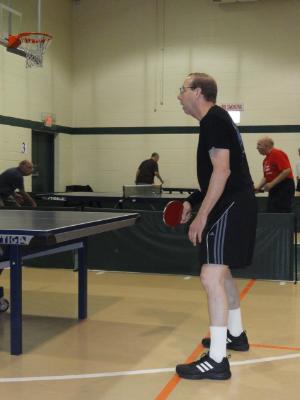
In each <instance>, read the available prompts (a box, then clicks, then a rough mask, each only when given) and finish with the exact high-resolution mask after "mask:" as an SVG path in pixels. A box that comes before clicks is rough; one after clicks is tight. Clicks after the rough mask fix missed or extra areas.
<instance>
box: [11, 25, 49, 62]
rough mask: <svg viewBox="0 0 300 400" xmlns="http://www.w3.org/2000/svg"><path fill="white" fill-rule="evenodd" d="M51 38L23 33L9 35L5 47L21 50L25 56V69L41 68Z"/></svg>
mask: <svg viewBox="0 0 300 400" xmlns="http://www.w3.org/2000/svg"><path fill="white" fill-rule="evenodd" d="M51 40H52V36H51V35H49V34H48V33H40V32H23V33H19V34H18V35H11V36H9V38H8V45H7V47H13V48H18V49H20V50H23V51H24V52H25V55H26V68H31V67H42V66H43V58H44V54H45V52H46V50H47V48H48V46H49V44H50V43H51Z"/></svg>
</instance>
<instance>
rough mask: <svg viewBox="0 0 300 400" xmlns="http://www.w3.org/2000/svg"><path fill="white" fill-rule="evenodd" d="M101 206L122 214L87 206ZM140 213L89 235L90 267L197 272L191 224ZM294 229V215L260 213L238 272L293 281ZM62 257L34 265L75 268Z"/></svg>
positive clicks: (68, 256) (69, 258)
mask: <svg viewBox="0 0 300 400" xmlns="http://www.w3.org/2000/svg"><path fill="white" fill-rule="evenodd" d="M97 210H99V211H110V212H118V213H119V212H120V210H116V209H102V208H101V209H95V208H90V209H87V211H94V212H95V211H97ZM122 211H125V212H126V210H122ZM127 211H132V210H127ZM135 211H136V212H139V214H140V215H141V218H140V221H139V222H138V223H137V224H136V225H134V226H132V227H129V228H124V229H120V230H117V231H112V232H105V233H102V234H100V235H97V236H94V237H90V238H89V239H88V257H87V262H88V266H89V268H91V269H104V270H116V271H135V272H147V273H163V274H168V273H169V274H184V275H198V274H199V264H198V254H197V248H195V247H194V246H193V245H192V244H191V243H190V242H189V240H188V237H187V232H188V225H180V226H178V227H176V228H168V227H166V226H165V225H164V223H163V222H162V212H160V211H145V210H135ZM294 231H295V215H294V214H264V213H260V214H258V226H257V235H256V246H255V253H254V258H253V263H252V265H251V266H249V267H248V268H246V269H235V270H233V275H234V276H236V277H241V278H253V279H274V280H294V279H295V247H294V244H293V240H294ZM59 256H60V259H58V258H57V257H58V255H56V256H55V257H56V259H54V258H53V257H54V256H51V257H52V259H51V257H50V256H49V257H44V258H43V259H39V260H38V259H37V260H34V264H33V261H30V263H31V265H35V266H44V267H47V266H48V267H49V266H52V267H65V268H66V267H72V265H73V257H72V254H63V255H59ZM54 261H55V262H54Z"/></svg>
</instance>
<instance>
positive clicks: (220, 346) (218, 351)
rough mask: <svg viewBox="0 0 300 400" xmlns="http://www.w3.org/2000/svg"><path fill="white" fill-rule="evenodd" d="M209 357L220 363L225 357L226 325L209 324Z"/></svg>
mask: <svg viewBox="0 0 300 400" xmlns="http://www.w3.org/2000/svg"><path fill="white" fill-rule="evenodd" d="M209 329H210V349H209V357H210V358H212V359H213V360H215V361H216V362H218V363H220V362H221V361H222V360H223V358H224V357H226V338H227V326H210V328H209Z"/></svg>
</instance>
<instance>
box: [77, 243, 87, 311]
mask: <svg viewBox="0 0 300 400" xmlns="http://www.w3.org/2000/svg"><path fill="white" fill-rule="evenodd" d="M82 243H83V246H82V247H80V248H79V249H78V319H85V318H86V317H87V265H86V240H84V241H83V242H82Z"/></svg>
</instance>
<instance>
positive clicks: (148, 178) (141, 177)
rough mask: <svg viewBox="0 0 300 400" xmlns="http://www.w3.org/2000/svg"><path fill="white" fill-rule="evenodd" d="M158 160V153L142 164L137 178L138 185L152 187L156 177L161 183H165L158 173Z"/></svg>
mask: <svg viewBox="0 0 300 400" xmlns="http://www.w3.org/2000/svg"><path fill="white" fill-rule="evenodd" d="M158 160H159V155H158V153H152V154H151V158H149V159H148V160H145V161H143V162H142V163H141V164H140V166H139V168H138V170H137V173H136V178H135V183H136V185H143V184H146V185H147V184H149V185H152V184H153V183H154V177H155V176H156V177H157V178H158V179H159V180H160V181H161V183H162V184H163V183H164V181H163V180H162V178H161V176H160V175H159V172H158Z"/></svg>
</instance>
